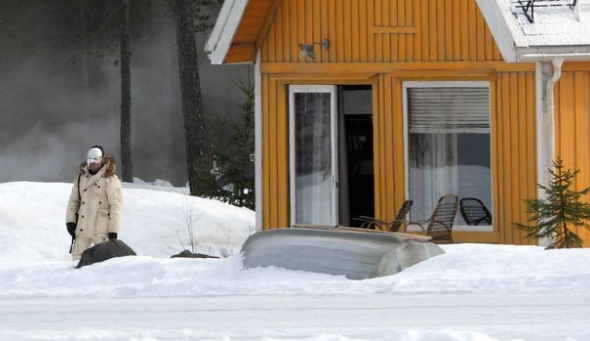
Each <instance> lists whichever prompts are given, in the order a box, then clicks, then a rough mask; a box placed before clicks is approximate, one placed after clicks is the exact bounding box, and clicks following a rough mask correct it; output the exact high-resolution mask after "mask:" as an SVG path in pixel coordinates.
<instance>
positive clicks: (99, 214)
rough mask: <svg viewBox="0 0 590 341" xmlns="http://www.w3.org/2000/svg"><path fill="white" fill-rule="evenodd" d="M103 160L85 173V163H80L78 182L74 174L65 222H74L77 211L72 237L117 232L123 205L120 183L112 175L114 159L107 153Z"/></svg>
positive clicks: (113, 174)
mask: <svg viewBox="0 0 590 341" xmlns="http://www.w3.org/2000/svg"><path fill="white" fill-rule="evenodd" d="M104 159H105V164H104V165H103V166H102V168H101V169H100V170H99V171H98V172H97V173H96V174H94V175H91V174H90V173H89V172H88V166H87V165H86V163H83V164H81V165H80V169H79V174H80V183H79V184H78V175H76V178H75V179H74V186H73V187H72V193H71V194H70V200H69V202H68V210H67V213H66V223H70V222H74V223H75V222H76V213H78V222H77V226H76V237H87V238H92V237H94V236H97V235H104V236H106V235H107V234H108V233H111V232H114V233H118V232H119V225H120V223H121V211H122V204H123V203H122V195H121V182H120V181H119V178H118V177H117V175H116V174H115V170H116V165H115V159H114V158H113V157H111V156H108V155H107V156H105V157H104ZM78 190H79V192H78ZM78 193H79V194H78Z"/></svg>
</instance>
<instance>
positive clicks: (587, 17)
mask: <svg viewBox="0 0 590 341" xmlns="http://www.w3.org/2000/svg"><path fill="white" fill-rule="evenodd" d="M476 1H477V3H478V5H479V8H480V9H481V11H482V13H483V16H484V17H485V19H486V22H487V23H488V25H489V27H490V30H491V31H492V34H493V36H494V38H495V40H496V42H497V43H498V47H499V48H500V51H501V52H502V56H503V57H504V59H505V60H506V61H508V62H519V61H538V60H549V59H553V58H562V59H564V60H590V0H578V1H577V5H576V7H573V6H572V4H573V3H574V1H573V0H537V1H535V3H534V7H531V8H528V9H527V7H526V6H527V4H528V3H529V1H528V0H521V1H518V0H476Z"/></svg>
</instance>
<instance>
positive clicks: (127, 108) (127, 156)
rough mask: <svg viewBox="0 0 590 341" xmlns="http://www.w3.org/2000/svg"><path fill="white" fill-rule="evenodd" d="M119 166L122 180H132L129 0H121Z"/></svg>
mask: <svg viewBox="0 0 590 341" xmlns="http://www.w3.org/2000/svg"><path fill="white" fill-rule="evenodd" d="M121 5H122V9H121V13H122V16H121V168H122V176H123V181H124V182H133V161H132V159H131V47H130V34H129V11H130V8H129V0H121Z"/></svg>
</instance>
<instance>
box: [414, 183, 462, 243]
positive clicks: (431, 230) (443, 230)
mask: <svg viewBox="0 0 590 341" xmlns="http://www.w3.org/2000/svg"><path fill="white" fill-rule="evenodd" d="M458 209H459V198H458V197H457V196H456V195H453V194H447V195H443V196H442V197H440V198H439V199H438V203H437V205H436V207H435V208H434V211H433V212H432V214H431V215H430V219H428V220H426V221H422V222H414V221H411V222H408V226H410V225H418V226H420V228H421V229H422V230H423V231H425V232H426V235H427V236H430V237H432V242H433V243H437V244H450V243H453V236H452V234H451V233H452V232H453V223H454V221H455V216H456V215H457V210H458ZM426 224H428V225H427V227H426V228H425V227H424V225H426Z"/></svg>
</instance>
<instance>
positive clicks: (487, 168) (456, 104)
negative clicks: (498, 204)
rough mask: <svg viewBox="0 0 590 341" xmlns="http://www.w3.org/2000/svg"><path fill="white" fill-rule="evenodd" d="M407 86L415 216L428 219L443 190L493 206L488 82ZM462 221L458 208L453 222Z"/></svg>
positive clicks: (409, 172)
mask: <svg viewBox="0 0 590 341" xmlns="http://www.w3.org/2000/svg"><path fill="white" fill-rule="evenodd" d="M404 89H405V110H406V129H407V130H406V142H407V144H406V167H407V169H406V176H407V181H406V184H407V196H408V199H412V200H413V201H414V205H413V206H412V210H411V220H413V221H416V220H427V219H428V218H429V217H430V214H431V213H432V211H433V209H434V207H435V206H436V203H437V201H438V198H439V197H441V196H442V195H445V194H455V195H457V196H458V197H459V199H461V198H465V197H475V198H478V199H480V200H481V201H482V202H483V203H484V204H485V206H486V207H487V208H488V209H490V211H491V208H492V184H491V183H492V181H491V179H492V176H491V138H490V95H489V93H490V91H489V83H487V82H407V83H405V84H404ZM464 225H466V223H465V222H464V221H463V219H462V218H461V215H460V214H459V213H458V214H457V218H456V219H455V226H456V227H458V229H460V226H464ZM479 229H480V230H488V229H491V227H490V226H488V227H487V228H486V227H483V228H479Z"/></svg>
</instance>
